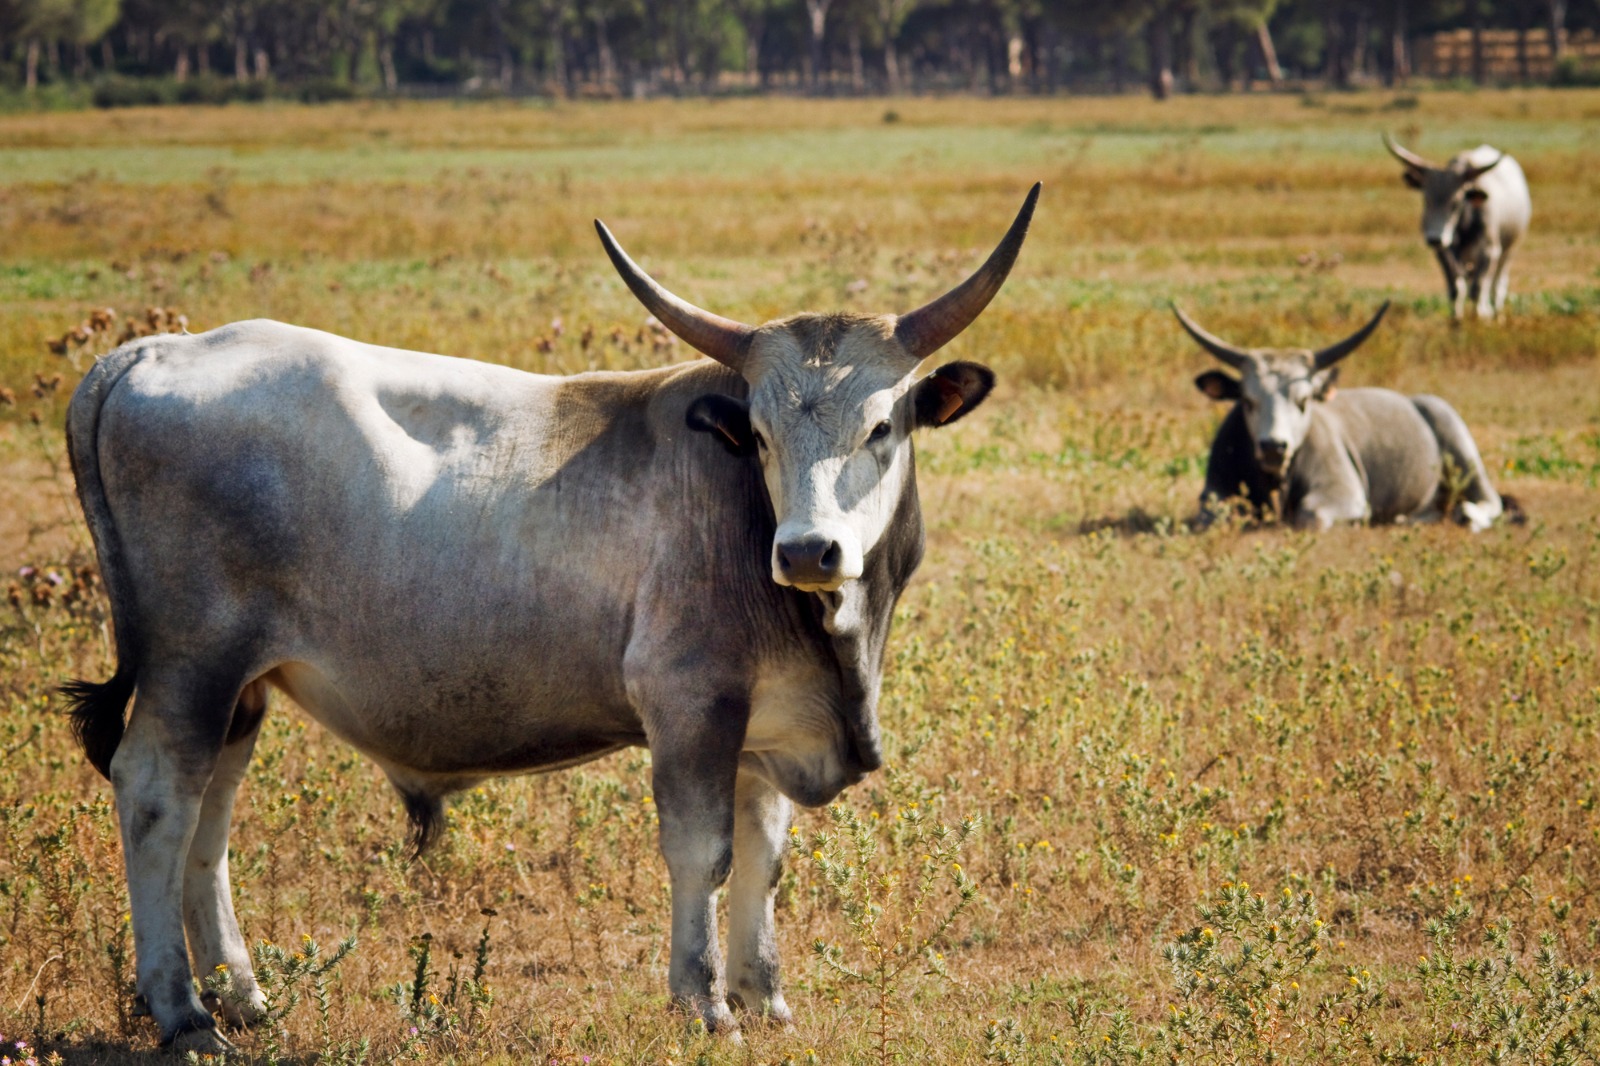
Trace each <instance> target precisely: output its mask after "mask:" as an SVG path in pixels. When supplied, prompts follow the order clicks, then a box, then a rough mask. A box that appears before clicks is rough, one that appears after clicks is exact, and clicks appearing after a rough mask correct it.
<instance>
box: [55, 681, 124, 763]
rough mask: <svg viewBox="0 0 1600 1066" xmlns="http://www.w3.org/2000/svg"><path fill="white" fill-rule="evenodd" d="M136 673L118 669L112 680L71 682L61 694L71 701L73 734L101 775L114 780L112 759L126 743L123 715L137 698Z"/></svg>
mask: <svg viewBox="0 0 1600 1066" xmlns="http://www.w3.org/2000/svg"><path fill="white" fill-rule="evenodd" d="M133 684H134V676H133V671H132V670H124V669H123V668H122V667H121V666H118V667H117V672H116V673H115V674H113V675H112V677H111V680H110V681H105V682H95V681H68V682H67V683H66V684H65V685H62V686H61V689H60V692H61V694H62V695H63V696H65V697H66V698H67V700H68V704H69V705H68V707H67V713H68V714H70V715H71V716H72V733H73V735H74V736H75V737H77V738H78V746H79V747H81V748H82V749H83V754H84V755H85V756H87V757H88V759H89V762H90V763H91V764H92V765H93V766H94V768H95V769H96V770H99V771H100V775H101V776H102V777H105V778H106V779H108V780H109V779H110V777H111V757H112V756H113V755H115V754H116V753H117V745H119V744H121V743H122V728H123V724H124V723H123V712H124V711H126V710H127V707H128V700H129V699H131V698H132V696H133Z"/></svg>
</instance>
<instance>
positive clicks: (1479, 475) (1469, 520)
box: [1411, 396, 1505, 533]
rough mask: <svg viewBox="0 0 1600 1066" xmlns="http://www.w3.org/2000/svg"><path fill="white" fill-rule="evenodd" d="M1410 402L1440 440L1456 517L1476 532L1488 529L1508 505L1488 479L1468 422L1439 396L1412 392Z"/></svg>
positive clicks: (1447, 489)
mask: <svg viewBox="0 0 1600 1066" xmlns="http://www.w3.org/2000/svg"><path fill="white" fill-rule="evenodd" d="M1411 402H1412V403H1414V404H1416V407H1417V410H1418V411H1419V412H1420V413H1421V415H1422V417H1423V419H1424V420H1425V421H1426V422H1427V423H1428V426H1429V428H1431V429H1432V430H1433V435H1434V436H1435V437H1437V438H1438V440H1439V452H1440V454H1441V455H1442V456H1443V457H1444V460H1445V476H1446V477H1447V478H1451V479H1452V483H1451V484H1447V485H1443V486H1441V488H1442V489H1443V490H1444V491H1445V494H1446V495H1447V497H1449V498H1450V499H1452V500H1453V502H1454V508H1453V511H1454V517H1455V518H1456V520H1457V521H1459V522H1461V523H1462V524H1463V525H1466V526H1468V527H1470V528H1471V529H1472V531H1473V532H1474V533H1478V532H1481V531H1482V530H1485V529H1488V528H1489V527H1490V526H1491V525H1493V524H1494V520H1495V519H1497V518H1499V517H1500V514H1501V512H1502V511H1504V509H1505V505H1504V504H1503V503H1502V502H1501V500H1500V494H1499V493H1497V492H1495V490H1494V486H1493V485H1491V484H1490V483H1489V471H1488V470H1486V469H1485V468H1484V465H1483V457H1482V456H1481V455H1479V454H1478V445H1477V443H1476V442H1475V441H1474V440H1473V439H1472V433H1471V431H1469V430H1468V429H1467V424H1466V422H1465V421H1463V420H1462V418H1461V416H1460V415H1459V414H1457V413H1456V409H1455V408H1454V407H1451V406H1450V405H1449V404H1448V403H1446V402H1445V401H1444V400H1442V399H1440V398H1439V397H1437V396H1413V397H1412V398H1411Z"/></svg>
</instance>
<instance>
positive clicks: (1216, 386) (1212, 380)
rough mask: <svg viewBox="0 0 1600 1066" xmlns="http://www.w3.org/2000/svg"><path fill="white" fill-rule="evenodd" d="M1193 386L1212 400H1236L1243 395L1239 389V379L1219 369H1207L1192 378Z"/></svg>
mask: <svg viewBox="0 0 1600 1066" xmlns="http://www.w3.org/2000/svg"><path fill="white" fill-rule="evenodd" d="M1194 387H1195V388H1197V389H1199V390H1200V391H1201V392H1203V393H1205V394H1206V395H1207V396H1209V397H1211V398H1212V399H1213V400H1237V399H1238V398H1239V397H1240V396H1243V395H1244V393H1243V392H1241V391H1240V389H1239V379H1238V378H1232V377H1229V376H1228V375H1227V374H1224V373H1223V372H1222V371H1220V370H1207V371H1206V372H1205V373H1204V374H1201V375H1200V376H1199V377H1197V378H1195V379H1194Z"/></svg>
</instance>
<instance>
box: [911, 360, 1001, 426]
mask: <svg viewBox="0 0 1600 1066" xmlns="http://www.w3.org/2000/svg"><path fill="white" fill-rule="evenodd" d="M992 388H994V371H993V370H990V369H989V368H988V367H986V366H981V365H979V364H977V363H946V364H945V365H944V366H941V367H940V368H939V369H938V370H935V371H934V372H933V373H931V374H929V375H928V376H927V377H925V378H923V379H922V380H921V381H919V382H917V386H916V389H915V390H914V392H915V395H914V396H913V402H914V403H915V404H916V410H917V425H918V426H948V425H949V424H950V423H952V422H954V421H956V420H957V419H959V418H961V417H963V416H964V415H965V414H966V413H967V412H968V411H971V410H972V409H973V408H974V407H977V406H978V405H979V404H980V403H982V402H983V401H984V398H985V397H987V396H988V395H989V390H990V389H992Z"/></svg>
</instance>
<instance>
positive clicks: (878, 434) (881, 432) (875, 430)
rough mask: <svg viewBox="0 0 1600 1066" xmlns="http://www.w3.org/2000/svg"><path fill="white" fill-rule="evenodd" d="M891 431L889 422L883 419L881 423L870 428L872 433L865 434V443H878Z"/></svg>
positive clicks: (891, 427) (892, 427)
mask: <svg viewBox="0 0 1600 1066" xmlns="http://www.w3.org/2000/svg"><path fill="white" fill-rule="evenodd" d="M893 429H894V426H892V425H890V424H889V420H888V419H887V418H885V419H884V420H883V421H882V422H879V423H878V424H877V425H875V426H873V427H872V432H871V433H869V434H867V443H868V444H876V443H878V442H879V441H880V440H882V439H883V438H885V437H887V436H888V435H889V433H890V431H891V430H893Z"/></svg>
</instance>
